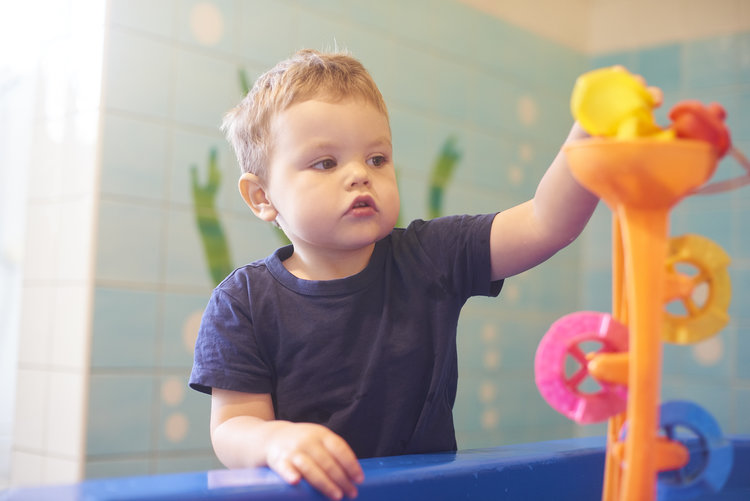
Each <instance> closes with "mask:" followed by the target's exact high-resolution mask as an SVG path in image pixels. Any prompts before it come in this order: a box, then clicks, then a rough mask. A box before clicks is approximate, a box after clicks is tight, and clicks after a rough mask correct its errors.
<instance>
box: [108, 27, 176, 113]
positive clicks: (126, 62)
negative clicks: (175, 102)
mask: <svg viewBox="0 0 750 501" xmlns="http://www.w3.org/2000/svg"><path fill="white" fill-rule="evenodd" d="M107 47H108V48H107V52H106V54H105V58H106V60H107V64H105V68H106V73H105V76H104V90H103V93H104V95H105V99H106V101H105V102H106V105H105V108H106V109H116V110H121V111H128V112H133V113H139V114H143V115H147V116H152V117H159V118H166V117H168V116H169V114H170V112H171V105H170V103H171V102H172V99H171V89H170V82H171V81H172V79H171V76H172V71H171V69H172V59H173V50H172V47H171V46H170V45H169V44H168V43H166V42H164V41H157V40H155V39H153V38H152V37H146V36H142V35H138V34H134V33H131V32H128V31H125V30H122V29H117V28H112V29H111V30H110V32H109V41H108V46H107Z"/></svg>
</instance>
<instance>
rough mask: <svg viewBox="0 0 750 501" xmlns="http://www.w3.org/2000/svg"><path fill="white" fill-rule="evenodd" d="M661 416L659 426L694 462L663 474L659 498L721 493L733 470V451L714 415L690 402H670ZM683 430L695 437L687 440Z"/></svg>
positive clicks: (672, 500) (673, 499)
mask: <svg viewBox="0 0 750 501" xmlns="http://www.w3.org/2000/svg"><path fill="white" fill-rule="evenodd" d="M660 414H661V416H660V419H659V426H660V427H661V429H662V430H663V431H664V433H665V435H666V436H667V438H669V439H671V440H678V441H680V442H682V443H683V444H685V446H686V447H687V448H688V450H689V451H690V460H689V462H688V464H687V465H685V466H684V467H682V468H680V469H678V470H671V471H666V472H662V473H660V474H659V480H658V484H657V493H658V499H659V500H660V501H677V500H686V499H690V498H695V497H699V496H704V495H707V494H711V493H715V492H718V491H719V490H721V488H722V487H723V486H724V483H725V482H726V481H727V478H728V477H729V473H730V471H731V469H732V461H733V451H732V444H731V442H730V441H729V440H727V439H726V438H725V437H724V436H723V435H722V433H721V429H720V428H719V425H718V423H717V422H716V420H715V419H714V418H713V416H712V415H711V414H710V413H709V412H708V411H706V410H705V409H703V408H702V407H701V406H699V405H697V404H695V403H693V402H686V401H673V402H666V403H664V404H662V406H661V409H660ZM679 428H683V429H686V430H689V431H690V432H691V433H692V434H694V437H686V436H685V435H686V434H684V433H682V434H681V433H680V431H681V430H680V429H679ZM691 438H692V440H691Z"/></svg>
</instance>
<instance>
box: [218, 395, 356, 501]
mask: <svg viewBox="0 0 750 501" xmlns="http://www.w3.org/2000/svg"><path fill="white" fill-rule="evenodd" d="M211 442H212V444H213V447H214V451H215V452H216V455H217V456H218V458H219V460H220V461H221V462H222V463H223V464H224V465H225V466H227V467H228V468H247V467H255V466H268V467H270V468H271V469H272V470H274V471H275V472H276V473H278V474H279V475H280V476H281V478H283V479H284V481H286V482H287V483H290V484H296V483H298V482H299V481H300V479H302V478H304V479H305V480H307V481H308V482H309V483H310V485H312V486H313V487H315V488H316V489H318V490H319V491H321V492H322V493H323V494H325V495H326V496H328V497H329V498H330V499H336V500H338V499H341V498H342V497H343V496H344V495H346V496H347V497H350V498H352V497H355V496H356V495H357V487H356V485H355V484H357V483H361V482H362V481H363V479H364V473H363V472H362V468H361V467H360V465H359V462H358V461H357V458H356V456H355V455H354V452H352V450H351V448H350V447H349V445H348V444H347V443H346V442H345V441H344V440H343V439H342V438H341V437H339V436H338V435H336V434H335V433H333V432H332V431H331V430H329V429H328V428H326V427H324V426H321V425H317V424H312V423H292V422H289V421H281V420H275V419H274V412H273V404H272V402H271V395H268V394H250V393H241V392H236V391H228V390H219V389H216V388H214V389H213V393H212V396H211Z"/></svg>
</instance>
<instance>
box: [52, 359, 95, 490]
mask: <svg viewBox="0 0 750 501" xmlns="http://www.w3.org/2000/svg"><path fill="white" fill-rule="evenodd" d="M86 382H87V379H86V378H85V377H84V376H83V371H75V372H54V373H52V372H51V373H50V381H49V398H48V407H47V413H46V419H45V421H46V422H45V430H46V432H45V434H46V437H47V440H46V442H47V443H46V451H47V453H48V454H49V455H51V456H62V457H64V458H65V459H66V460H67V462H73V463H74V462H75V461H77V460H80V459H81V458H82V456H83V440H84V432H83V428H84V425H85V420H84V405H85V401H86V398H85V397H86V393H87V392H86V388H85V384H86ZM60 466H65V464H62V465H60ZM62 469H63V470H65V471H67V468H62ZM45 473H49V472H45ZM63 480H64V481H72V480H77V478H69V477H68V478H65V479H63Z"/></svg>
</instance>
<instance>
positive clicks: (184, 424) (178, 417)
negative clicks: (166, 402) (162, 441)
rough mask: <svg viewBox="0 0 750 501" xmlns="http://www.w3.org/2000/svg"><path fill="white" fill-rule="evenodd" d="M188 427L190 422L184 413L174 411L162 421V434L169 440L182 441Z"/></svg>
mask: <svg viewBox="0 0 750 501" xmlns="http://www.w3.org/2000/svg"><path fill="white" fill-rule="evenodd" d="M188 429H190V422H189V421H188V418H187V417H186V416H185V414H183V413H181V412H175V413H173V414H170V415H169V416H168V417H167V420H166V422H165V423H164V434H165V435H166V437H167V440H169V441H170V442H174V443H177V442H182V440H184V438H185V436H186V435H187V432H188Z"/></svg>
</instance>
